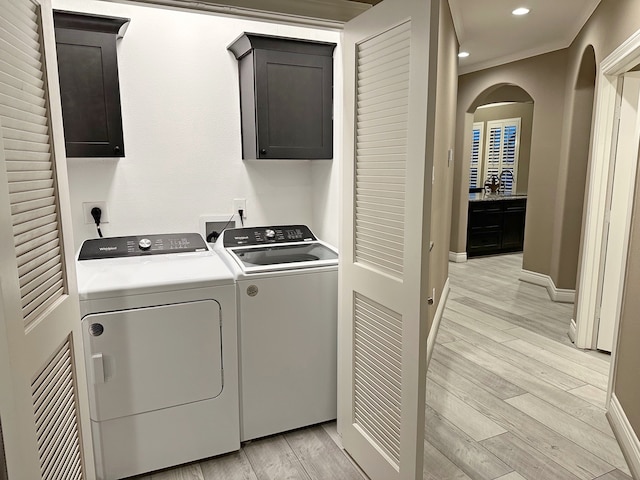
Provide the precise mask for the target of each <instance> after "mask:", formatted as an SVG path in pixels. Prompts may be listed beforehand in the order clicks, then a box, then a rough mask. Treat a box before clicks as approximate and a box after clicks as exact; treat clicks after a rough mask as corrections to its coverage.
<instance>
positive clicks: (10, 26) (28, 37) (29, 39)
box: [0, 12, 40, 52]
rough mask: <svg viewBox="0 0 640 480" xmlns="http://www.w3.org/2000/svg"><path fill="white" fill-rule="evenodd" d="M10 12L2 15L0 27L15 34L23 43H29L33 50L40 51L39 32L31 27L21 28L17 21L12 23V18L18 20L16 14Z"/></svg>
mask: <svg viewBox="0 0 640 480" xmlns="http://www.w3.org/2000/svg"><path fill="white" fill-rule="evenodd" d="M8 13H9V14H8V15H6V16H3V17H0V28H2V29H4V30H6V31H7V33H9V34H10V35H13V36H14V37H16V38H17V39H18V40H20V41H21V42H22V43H24V44H25V45H27V46H28V47H29V48H31V49H32V50H34V51H36V52H38V51H39V49H40V44H39V43H38V34H37V33H36V32H35V31H33V30H29V29H25V28H20V25H19V24H18V25H16V23H12V22H11V21H10V19H11V18H12V17H13V20H14V21H15V20H17V18H16V16H15V15H11V14H10V12H8Z"/></svg>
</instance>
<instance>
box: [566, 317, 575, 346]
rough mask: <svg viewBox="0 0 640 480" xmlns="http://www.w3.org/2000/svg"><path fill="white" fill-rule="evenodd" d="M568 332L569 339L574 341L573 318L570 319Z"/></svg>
mask: <svg viewBox="0 0 640 480" xmlns="http://www.w3.org/2000/svg"><path fill="white" fill-rule="evenodd" d="M567 333H568V334H569V340H571V341H572V342H573V343H576V321H575V319H573V318H572V319H571V324H570V325H569V332H567Z"/></svg>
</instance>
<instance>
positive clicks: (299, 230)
mask: <svg viewBox="0 0 640 480" xmlns="http://www.w3.org/2000/svg"><path fill="white" fill-rule="evenodd" d="M316 240H317V239H316V237H315V236H314V235H313V233H311V230H309V227H307V226H306V225H277V226H271V227H249V228H231V229H229V230H225V231H224V246H225V247H239V246H243V245H264V244H268V243H290V242H313V241H316Z"/></svg>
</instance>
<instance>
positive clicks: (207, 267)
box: [77, 234, 240, 480]
mask: <svg viewBox="0 0 640 480" xmlns="http://www.w3.org/2000/svg"><path fill="white" fill-rule="evenodd" d="M77 270H78V285H79V293H80V309H81V313H82V332H83V340H84V352H85V362H86V366H87V372H88V375H89V379H88V384H89V400H90V414H91V427H92V433H93V448H94V454H95V457H96V464H97V477H98V479H101V480H112V479H118V478H123V477H129V476H132V475H137V474H140V473H145V472H149V471H153V470H158V469H161V468H165V467H170V466H173V465H178V464H182V463H186V462H190V461H194V460H198V459H201V458H206V457H211V456H214V455H218V454H222V453H226V452H230V451H234V450H238V449H239V448H240V438H239V437H240V434H239V432H240V430H239V428H240V427H239V403H238V365H237V358H238V357H237V315H236V287H235V283H234V278H233V276H232V274H231V272H230V271H229V269H228V268H227V267H226V265H225V264H224V263H223V262H222V261H221V259H220V258H219V256H218V255H217V254H216V253H214V252H212V251H210V249H209V248H208V246H207V244H206V243H205V242H204V240H203V239H202V237H201V236H200V235H198V234H168V235H146V236H131V237H117V238H99V239H94V240H87V241H86V242H84V244H83V245H82V248H81V250H80V252H79V255H78V261H77Z"/></svg>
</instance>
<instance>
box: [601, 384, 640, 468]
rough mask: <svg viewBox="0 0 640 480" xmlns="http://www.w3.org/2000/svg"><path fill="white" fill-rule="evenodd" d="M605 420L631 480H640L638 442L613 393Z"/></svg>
mask: <svg viewBox="0 0 640 480" xmlns="http://www.w3.org/2000/svg"><path fill="white" fill-rule="evenodd" d="M607 418H608V419H609V423H610V424H611V429H612V430H613V433H614V435H615V436H616V439H617V440H618V443H619V444H620V449H621V450H622V454H623V455H624V458H625V460H626V461H627V464H628V465H629V470H631V475H632V476H633V478H640V440H638V435H637V434H636V432H635V431H634V430H633V427H632V426H631V424H630V423H629V419H628V418H627V415H626V414H625V413H624V410H623V409H622V405H620V401H619V400H618V398H617V397H616V394H615V393H614V394H613V395H611V401H610V402H609V409H608V410H607Z"/></svg>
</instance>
